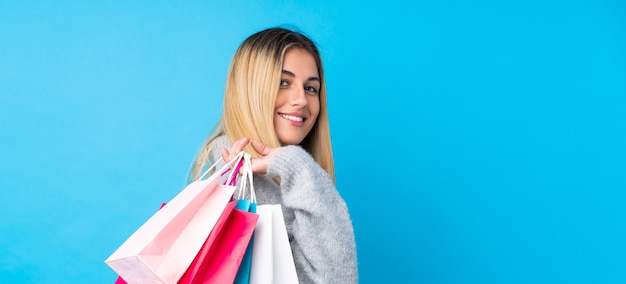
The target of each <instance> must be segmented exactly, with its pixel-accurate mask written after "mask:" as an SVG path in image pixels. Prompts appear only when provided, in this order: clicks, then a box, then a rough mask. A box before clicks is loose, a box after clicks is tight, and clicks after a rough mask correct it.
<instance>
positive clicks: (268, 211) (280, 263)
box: [250, 204, 298, 284]
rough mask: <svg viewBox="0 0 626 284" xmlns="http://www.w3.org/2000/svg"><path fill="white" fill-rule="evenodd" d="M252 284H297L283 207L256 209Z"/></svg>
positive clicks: (277, 205)
mask: <svg viewBox="0 0 626 284" xmlns="http://www.w3.org/2000/svg"><path fill="white" fill-rule="evenodd" d="M257 214H259V221H258V222H257V225H256V228H255V231H254V239H253V242H254V246H253V247H252V265H251V266H250V284H269V283H272V284H292V283H298V275H297V273H296V266H295V263H294V261H293V255H292V253H291V245H290V244H289V237H288V236H287V228H286V227H285V220H284V218H283V212H282V208H281V206H280V204H269V205H259V206H257Z"/></svg>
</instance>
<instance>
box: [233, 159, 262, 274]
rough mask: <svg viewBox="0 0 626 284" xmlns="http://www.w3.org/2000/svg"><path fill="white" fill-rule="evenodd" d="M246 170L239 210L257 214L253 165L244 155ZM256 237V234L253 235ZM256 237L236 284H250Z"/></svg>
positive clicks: (251, 242) (239, 197) (238, 205)
mask: <svg viewBox="0 0 626 284" xmlns="http://www.w3.org/2000/svg"><path fill="white" fill-rule="evenodd" d="M243 161H244V170H243V175H242V176H243V178H242V183H241V186H240V188H239V189H240V190H239V194H238V196H237V207H236V208H237V209H239V210H243V211H247V212H251V213H256V206H257V204H256V194H255V192H254V181H253V174H252V163H251V162H250V155H249V154H248V153H244V156H243ZM246 191H248V192H250V199H244V198H245V193H246ZM253 236H254V233H253ZM253 239H254V237H253V238H252V239H251V240H250V243H249V244H248V248H247V249H246V253H245V255H244V257H243V259H242V260H241V264H240V265H239V270H238V271H237V277H235V281H234V284H248V283H249V282H250V265H251V264H252V246H253V245H254V240H253Z"/></svg>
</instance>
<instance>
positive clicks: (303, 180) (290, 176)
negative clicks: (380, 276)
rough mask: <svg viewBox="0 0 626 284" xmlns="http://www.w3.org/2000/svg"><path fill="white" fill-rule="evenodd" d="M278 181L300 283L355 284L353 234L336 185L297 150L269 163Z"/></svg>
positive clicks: (270, 172)
mask: <svg viewBox="0 0 626 284" xmlns="http://www.w3.org/2000/svg"><path fill="white" fill-rule="evenodd" d="M267 174H268V176H270V177H278V178H280V188H281V194H282V200H283V206H284V211H286V212H285V213H286V214H285V215H286V216H285V218H286V219H287V218H288V217H287V216H292V217H291V218H293V220H286V225H287V229H288V231H289V233H290V236H289V237H290V242H291V249H292V252H293V256H294V261H295V263H296V267H297V268H298V278H299V280H300V283H357V282H358V268H357V259H356V244H355V240H354V229H353V227H352V221H351V220H350V216H349V213H348V208H347V206H346V203H345V201H344V200H343V199H342V198H341V196H340V195H339V193H338V192H337V190H336V188H335V185H334V182H333V181H332V179H331V178H330V176H329V175H328V173H326V171H324V170H323V169H322V168H321V167H320V166H319V164H317V162H315V160H314V159H313V157H311V156H310V155H309V154H308V153H307V152H306V151H305V150H304V149H302V148H301V147H299V146H286V147H284V148H283V149H282V150H281V151H280V152H278V153H277V154H276V155H275V156H274V157H273V158H272V160H271V161H270V164H269V166H268V171H267Z"/></svg>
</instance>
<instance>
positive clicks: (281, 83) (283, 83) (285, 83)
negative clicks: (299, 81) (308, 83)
mask: <svg viewBox="0 0 626 284" xmlns="http://www.w3.org/2000/svg"><path fill="white" fill-rule="evenodd" d="M280 85H281V86H289V82H287V81H285V80H280Z"/></svg>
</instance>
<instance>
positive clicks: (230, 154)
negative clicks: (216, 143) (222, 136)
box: [220, 137, 250, 163]
mask: <svg viewBox="0 0 626 284" xmlns="http://www.w3.org/2000/svg"><path fill="white" fill-rule="evenodd" d="M248 143H250V138H248V137H244V138H241V139H239V140H237V141H235V143H233V146H232V147H231V148H230V151H228V150H227V149H226V148H224V147H222V148H220V152H221V153H222V159H224V162H226V163H228V162H230V161H231V160H232V159H234V158H235V157H237V154H239V153H240V152H241V151H242V150H243V148H245V147H246V145H248Z"/></svg>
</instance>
